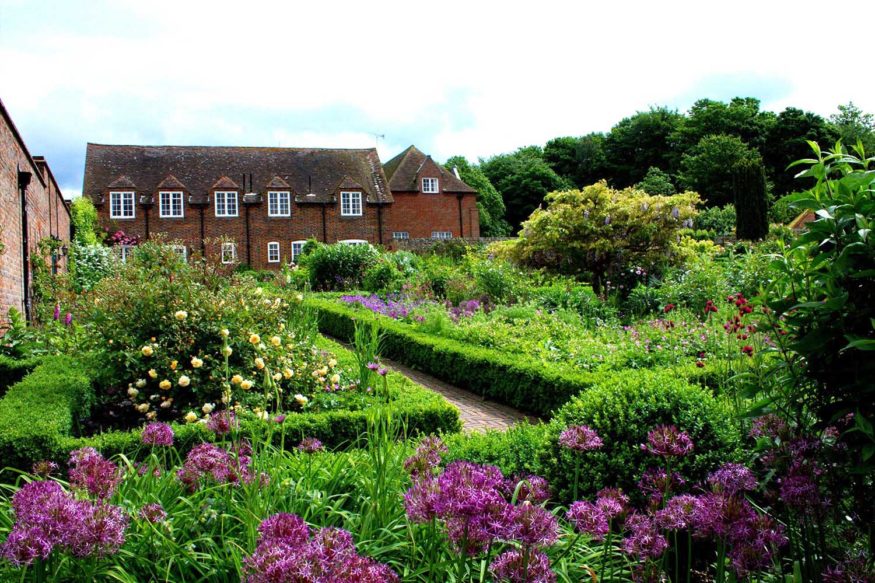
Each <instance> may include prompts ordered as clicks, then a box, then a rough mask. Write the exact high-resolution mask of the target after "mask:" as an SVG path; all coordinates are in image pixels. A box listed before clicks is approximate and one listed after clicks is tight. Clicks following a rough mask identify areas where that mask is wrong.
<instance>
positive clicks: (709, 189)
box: [680, 135, 760, 206]
mask: <svg viewBox="0 0 875 583" xmlns="http://www.w3.org/2000/svg"><path fill="white" fill-rule="evenodd" d="M757 162H760V155H759V153H758V152H757V151H756V150H754V149H752V148H751V147H750V146H748V145H747V144H745V143H744V142H743V141H742V140H741V139H740V138H737V137H735V136H726V135H709V136H705V137H704V138H702V139H701V140H699V142H698V144H696V146H695V147H693V148H692V149H690V150H689V151H688V152H687V153H685V154H684V155H683V158H682V160H681V173H680V179H681V182H682V183H683V184H684V186H686V188H689V189H691V190H695V191H696V192H699V193H700V194H701V195H702V199H703V200H704V201H705V204H706V205H707V206H723V205H725V204H728V203H733V202H735V200H734V196H733V194H734V191H733V180H734V176H735V170H734V169H735V168H736V167H737V166H739V165H747V164H756V163H757Z"/></svg>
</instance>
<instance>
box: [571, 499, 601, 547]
mask: <svg viewBox="0 0 875 583" xmlns="http://www.w3.org/2000/svg"><path fill="white" fill-rule="evenodd" d="M566 518H567V519H568V522H570V523H571V524H573V525H574V528H576V529H577V530H579V531H580V532H583V533H586V534H588V535H590V536H591V537H592V539H593V540H595V541H602V540H604V538H605V535H606V534H608V532H609V531H610V529H611V527H610V522H609V521H610V518H609V517H608V515H607V514H606V513H605V511H604V510H602V509H601V508H600V507H599V506H598V505H596V504H593V503H592V502H589V501H587V500H581V501H580V502H575V503H574V504H572V505H571V508H570V509H569V510H568V514H567V515H566Z"/></svg>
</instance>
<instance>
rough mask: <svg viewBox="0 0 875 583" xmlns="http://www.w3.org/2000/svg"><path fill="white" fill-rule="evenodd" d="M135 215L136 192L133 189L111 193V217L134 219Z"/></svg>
mask: <svg viewBox="0 0 875 583" xmlns="http://www.w3.org/2000/svg"><path fill="white" fill-rule="evenodd" d="M134 216H135V211H134V193H133V192H132V191H124V192H118V191H113V192H110V193H109V218H111V219H133V218H134Z"/></svg>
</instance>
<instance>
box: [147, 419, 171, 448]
mask: <svg viewBox="0 0 875 583" xmlns="http://www.w3.org/2000/svg"><path fill="white" fill-rule="evenodd" d="M140 439H141V440H142V441H143V443H145V444H146V445H152V446H155V445H162V446H166V447H169V446H171V445H173V429H172V428H171V427H170V426H169V425H167V424H166V423H150V424H148V425H147V426H146V428H145V429H143V435H142V436H141V437H140Z"/></svg>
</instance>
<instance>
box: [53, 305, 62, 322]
mask: <svg viewBox="0 0 875 583" xmlns="http://www.w3.org/2000/svg"><path fill="white" fill-rule="evenodd" d="M52 319H53V320H54V321H55V322H57V321H58V320H60V319H61V304H55V313H54V314H52Z"/></svg>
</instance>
